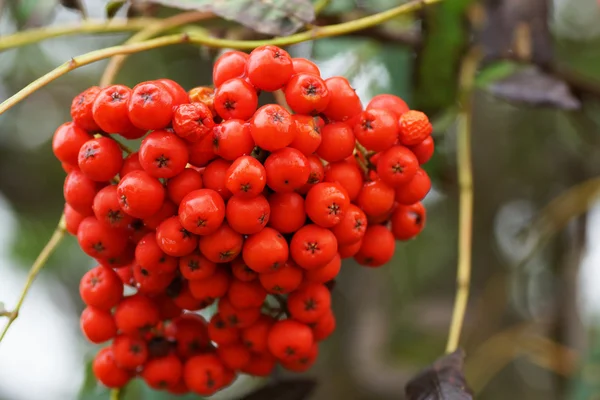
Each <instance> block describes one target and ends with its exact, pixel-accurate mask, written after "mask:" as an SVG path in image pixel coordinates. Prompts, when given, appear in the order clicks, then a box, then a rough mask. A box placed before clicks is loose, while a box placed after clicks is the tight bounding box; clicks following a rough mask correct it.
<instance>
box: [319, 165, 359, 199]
mask: <svg viewBox="0 0 600 400" xmlns="http://www.w3.org/2000/svg"><path fill="white" fill-rule="evenodd" d="M363 180H364V179H363V174H362V172H361V170H360V169H359V167H358V165H356V163H354V162H350V161H347V160H343V161H338V162H334V163H330V164H327V166H326V167H325V178H324V181H325V182H334V183H338V184H339V185H340V186H341V187H343V188H344V189H346V192H347V193H348V197H349V198H350V200H351V201H354V200H356V198H357V197H358V194H359V193H360V190H361V189H362V187H363Z"/></svg>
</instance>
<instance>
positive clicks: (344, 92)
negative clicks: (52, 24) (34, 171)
mask: <svg viewBox="0 0 600 400" xmlns="http://www.w3.org/2000/svg"><path fill="white" fill-rule="evenodd" d="M213 81H214V85H215V89H214V90H213V89H211V88H208V87H200V88H195V89H192V90H191V91H190V92H186V91H185V90H184V89H183V88H182V87H181V86H180V85H178V84H177V83H175V82H174V81H171V80H167V79H161V80H157V81H149V82H143V83H140V84H138V85H137V86H135V87H134V88H133V89H131V88H128V87H126V86H123V85H112V86H109V87H106V88H103V89H100V88H98V87H92V88H90V89H87V90H86V91H84V92H83V93H81V94H80V95H78V96H77V97H76V98H75V99H74V100H73V103H72V106H71V115H72V119H73V120H72V122H68V123H66V124H63V125H62V126H60V127H59V128H58V129H57V130H56V132H55V135H54V139H53V150H54V154H55V155H56V157H57V158H58V159H59V160H60V161H61V162H62V164H63V167H64V169H65V171H66V172H67V173H68V175H67V178H66V180H65V184H64V196H65V200H66V205H65V218H66V225H67V230H68V231H69V232H70V233H71V234H73V235H76V236H77V239H78V241H79V244H80V246H81V248H82V249H83V251H84V252H85V253H87V254H88V255H90V256H91V257H93V258H95V259H96V260H97V261H98V263H99V265H98V266H97V267H95V268H93V269H92V270H90V271H88V272H87V273H86V274H85V275H84V276H83V278H82V280H81V284H80V293H81V297H82V299H83V301H84V303H85V304H86V306H87V308H86V309H85V310H84V311H83V313H82V315H81V327H82V330H83V332H84V334H85V335H86V337H87V338H88V339H89V340H90V341H91V342H93V343H104V342H107V341H111V344H110V345H109V346H107V347H105V348H103V349H102V350H100V352H99V353H98V354H97V355H96V358H95V360H94V363H93V371H94V373H95V375H96V377H97V379H98V380H99V381H100V382H102V383H103V384H104V385H106V386H108V387H112V388H117V387H122V386H124V385H125V384H127V382H128V381H129V380H130V379H132V378H133V377H135V376H140V377H141V378H142V379H143V380H144V381H145V382H146V383H147V384H148V385H149V386H150V387H152V388H154V389H157V390H168V391H170V392H172V393H186V392H188V391H192V392H195V393H197V394H200V395H210V394H213V393H215V392H216V391H218V390H220V389H222V388H224V387H226V386H228V385H229V384H231V382H233V381H234V379H235V377H236V375H237V374H238V373H245V374H250V375H255V376H267V375H269V374H270V373H271V371H272V370H273V368H275V366H276V365H277V364H280V365H282V366H283V367H284V368H286V369H288V370H292V371H298V372H301V371H305V370H307V369H308V368H310V367H311V365H312V364H313V363H314V361H315V359H316V358H317V354H318V344H319V342H320V341H322V340H323V339H325V338H327V337H328V336H329V335H330V334H331V333H332V332H333V330H334V328H335V317H334V315H333V313H332V310H331V294H330V288H331V286H332V285H331V283H332V282H333V280H334V279H335V277H336V276H337V275H338V273H339V272H340V268H341V260H342V259H344V258H349V257H354V259H355V260H356V261H357V262H358V263H360V264H362V265H365V266H369V267H378V266H381V265H384V264H385V263H387V262H388V261H390V259H391V258H392V256H393V253H394V248H395V240H396V239H398V240H408V239H410V238H413V237H414V236H416V235H417V234H418V233H419V232H420V231H421V230H422V229H423V226H424V224H425V209H424V207H423V205H422V204H421V203H420V201H421V200H422V199H423V198H424V197H425V195H426V194H427V192H428V191H429V189H430V186H431V183H430V180H429V177H428V176H427V173H425V171H424V170H423V169H421V167H420V165H422V164H423V163H425V162H427V161H428V160H429V158H430V157H431V155H432V153H433V147H434V146H433V140H432V139H431V137H430V134H431V131H432V127H431V124H430V123H429V121H428V119H427V117H426V116H425V115H424V114H423V113H421V112H418V111H413V110H409V108H408V107H407V105H406V103H405V102H404V101H402V100H401V99H400V98H398V97H396V96H392V95H379V96H376V97H375V98H373V99H372V100H371V102H369V104H368V105H367V106H366V108H365V109H363V106H362V104H361V101H360V99H359V98H358V96H357V95H356V93H355V92H354V90H353V89H352V87H351V86H350V84H349V83H348V81H347V80H346V79H344V78H342V77H333V78H328V79H323V78H321V76H320V71H319V69H318V68H317V66H316V65H315V64H313V63H312V62H310V61H308V60H306V59H301V58H291V57H290V56H289V54H288V53H287V52H285V51H284V50H282V49H280V48H278V47H274V46H263V47H259V48H257V49H255V50H254V51H252V52H251V53H250V54H245V53H242V52H237V51H233V52H229V53H226V54H224V55H223V56H222V57H220V58H219V60H218V61H217V62H216V64H215V66H214V70H213ZM276 90H282V91H283V93H284V95H285V99H286V102H287V104H288V106H289V108H290V109H291V111H292V112H290V111H288V110H287V109H286V108H284V107H282V106H281V105H277V104H268V105H265V106H262V107H260V108H259V107H258V96H259V94H260V92H261V91H276ZM117 134H119V135H121V136H123V137H125V138H128V139H141V138H143V139H142V141H141V145H140V147H139V151H137V152H134V153H131V154H129V155H127V156H126V157H124V156H123V149H122V147H121V146H120V144H119V143H118V142H117V141H115V140H114V139H113V137H114V136H112V135H117ZM124 292H125V293H126V294H124ZM215 303H217V306H216V310H215V312H214V314H213V315H212V316H211V317H210V318H209V319H208V320H207V319H205V317H204V316H202V315H201V313H200V311H201V310H203V309H205V308H207V307H210V306H211V305H214V304H215Z"/></svg>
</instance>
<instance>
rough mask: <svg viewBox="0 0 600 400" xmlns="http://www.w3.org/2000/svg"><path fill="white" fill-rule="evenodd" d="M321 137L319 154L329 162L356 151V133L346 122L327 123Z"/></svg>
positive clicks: (341, 158) (343, 157)
mask: <svg viewBox="0 0 600 400" xmlns="http://www.w3.org/2000/svg"><path fill="white" fill-rule="evenodd" d="M321 139H322V140H321V145H320V146H319V148H318V149H317V155H318V156H319V157H321V158H322V159H323V160H325V161H327V162H335V161H341V160H343V159H345V158H347V157H349V156H351V155H352V152H353V151H354V143H355V140H354V133H352V128H350V125H348V124H346V123H344V122H334V123H332V124H327V125H325V126H324V127H323V129H321Z"/></svg>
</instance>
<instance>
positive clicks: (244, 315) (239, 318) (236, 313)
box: [218, 297, 261, 329]
mask: <svg viewBox="0 0 600 400" xmlns="http://www.w3.org/2000/svg"><path fill="white" fill-rule="evenodd" d="M218 310H219V314H221V317H223V320H224V321H225V322H226V323H227V326H230V327H233V328H240V329H244V328H247V327H249V326H251V325H252V324H254V323H255V322H256V321H257V320H258V318H260V315H261V314H260V307H256V308H244V309H243V310H240V309H238V308H235V307H234V306H233V305H232V304H231V302H230V301H229V299H227V298H226V297H225V298H222V299H219V307H218Z"/></svg>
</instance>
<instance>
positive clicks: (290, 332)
mask: <svg viewBox="0 0 600 400" xmlns="http://www.w3.org/2000/svg"><path fill="white" fill-rule="evenodd" d="M267 342H268V346H269V351H270V352H271V354H272V355H274V356H275V357H277V358H278V359H280V360H282V361H292V360H297V359H298V358H300V357H302V356H304V355H306V354H308V352H309V351H310V349H311V347H312V345H313V343H314V339H313V334H312V331H311V330H310V328H309V327H308V326H306V325H305V324H303V323H300V322H298V321H294V320H290V319H288V320H284V321H277V322H276V323H275V324H274V325H273V326H272V327H271V330H270V331H269V336H268V339H267Z"/></svg>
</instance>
